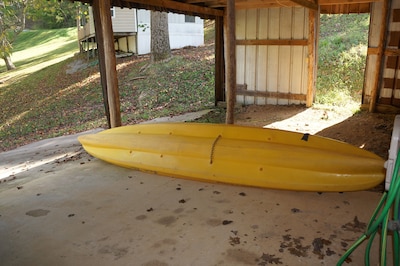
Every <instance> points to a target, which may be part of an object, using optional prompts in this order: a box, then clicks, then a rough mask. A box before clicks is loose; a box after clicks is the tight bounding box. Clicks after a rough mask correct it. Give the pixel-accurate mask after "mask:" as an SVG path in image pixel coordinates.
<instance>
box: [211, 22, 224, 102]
mask: <svg viewBox="0 0 400 266" xmlns="http://www.w3.org/2000/svg"><path fill="white" fill-rule="evenodd" d="M214 49H215V71H214V75H215V85H214V86H215V106H216V105H217V104H218V102H220V101H225V88H224V83H225V79H224V77H225V61H224V20H223V18H222V17H216V18H215V45H214Z"/></svg>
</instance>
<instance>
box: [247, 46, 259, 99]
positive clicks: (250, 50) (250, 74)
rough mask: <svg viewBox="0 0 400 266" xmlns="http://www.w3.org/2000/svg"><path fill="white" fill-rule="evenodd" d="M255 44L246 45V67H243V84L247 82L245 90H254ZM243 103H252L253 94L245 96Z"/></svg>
mask: <svg viewBox="0 0 400 266" xmlns="http://www.w3.org/2000/svg"><path fill="white" fill-rule="evenodd" d="M256 52H257V46H255V45H248V46H246V69H245V84H247V90H250V91H254V90H255V78H256V77H255V76H256V65H257V56H256ZM245 104H254V97H253V96H246V97H245Z"/></svg>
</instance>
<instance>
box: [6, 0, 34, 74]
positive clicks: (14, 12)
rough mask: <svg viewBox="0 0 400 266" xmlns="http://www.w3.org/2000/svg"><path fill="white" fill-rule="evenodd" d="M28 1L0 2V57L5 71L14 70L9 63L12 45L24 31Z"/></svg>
mask: <svg viewBox="0 0 400 266" xmlns="http://www.w3.org/2000/svg"><path fill="white" fill-rule="evenodd" d="M27 3H28V0H3V1H0V57H1V58H3V59H4V62H5V64H6V67H7V70H11V69H14V68H15V66H14V64H13V63H12V61H11V58H10V55H11V52H12V43H13V42H14V40H15V39H16V37H17V36H18V34H20V33H21V32H22V31H23V30H24V29H25V17H26V6H27Z"/></svg>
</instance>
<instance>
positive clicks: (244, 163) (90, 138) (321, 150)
mask: <svg viewBox="0 0 400 266" xmlns="http://www.w3.org/2000/svg"><path fill="white" fill-rule="evenodd" d="M78 139H79V141H80V142H81V144H82V145H83V147H84V149H85V150H86V151H87V152H88V153H89V154H91V155H93V156H94V157H97V158H99V159H102V160H104V161H106V162H109V163H112V164H115V165H119V166H122V167H128V168H133V169H139V170H142V171H150V172H153V173H156V174H162V175H168V176H172V177H179V178H187V179H194V180H202V181H208V182H222V183H229V184H235V185H245V186H254V187H262V188H272V189H284V190H296V191H318V192H323V191H356V190H365V189H370V188H373V187H375V186H377V185H378V184H380V183H381V182H383V180H384V176H385V169H384V160H383V159H382V158H380V157H379V156H377V155H375V154H373V153H371V152H368V151H365V150H363V149H360V148H358V147H354V146H352V145H350V144H347V143H344V142H340V141H336V140H333V139H328V138H324V137H319V136H314V135H308V134H301V133H296V132H289V131H283V130H276V129H265V128H255V127H244V126H235V125H222V124H199V123H163V124H141V125H134V126H124V127H118V128H113V129H109V130H105V131H102V132H100V133H97V134H89V135H83V136H80V137H79V138H78Z"/></svg>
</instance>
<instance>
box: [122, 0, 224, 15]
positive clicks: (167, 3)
mask: <svg viewBox="0 0 400 266" xmlns="http://www.w3.org/2000/svg"><path fill="white" fill-rule="evenodd" d="M126 2H131V3H132V6H134V7H136V8H145V9H149V8H150V7H152V8H154V9H155V10H157V11H166V12H175V13H184V14H196V15H198V16H200V17H205V18H212V17H222V16H223V10H220V9H214V8H209V7H205V6H201V5H193V4H188V3H184V2H179V1H171V0H126Z"/></svg>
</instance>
